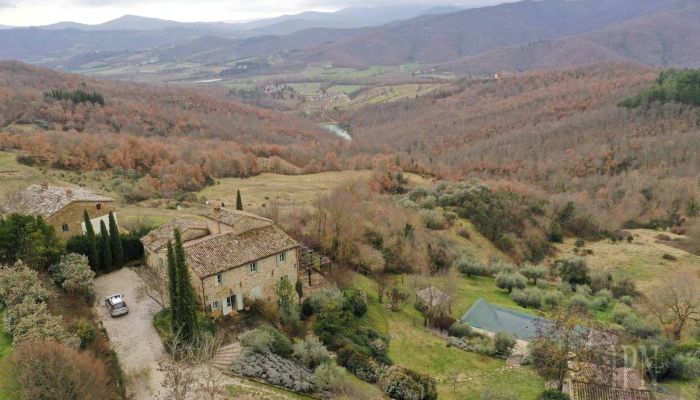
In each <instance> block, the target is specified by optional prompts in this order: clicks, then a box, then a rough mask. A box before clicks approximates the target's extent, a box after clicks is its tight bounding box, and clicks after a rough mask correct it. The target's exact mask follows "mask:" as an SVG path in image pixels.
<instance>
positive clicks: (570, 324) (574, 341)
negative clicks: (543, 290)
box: [530, 308, 615, 391]
mask: <svg viewBox="0 0 700 400" xmlns="http://www.w3.org/2000/svg"><path fill="white" fill-rule="evenodd" d="M591 323H592V322H591V321H588V320H586V319H585V318H584V316H583V315H582V314H581V313H578V312H572V311H570V310H568V309H563V308H562V309H558V310H555V311H554V312H552V313H551V314H550V315H548V316H547V319H541V320H538V321H537V322H536V324H537V336H536V337H535V339H534V340H533V341H532V342H531V343H530V353H531V356H532V364H533V366H534V367H535V369H536V370H537V372H538V373H539V374H540V375H541V376H542V377H543V378H545V379H550V380H553V381H555V382H556V383H557V389H559V390H560V391H561V390H562V388H563V386H564V379H565V378H566V376H567V374H568V373H570V372H572V373H576V372H579V371H581V370H582V368H584V367H586V366H588V365H591V364H594V365H595V370H596V371H597V373H596V375H597V376H596V378H597V380H596V381H597V382H600V378H609V379H612V375H613V372H612V369H613V368H614V366H615V357H614V356H611V355H610V354H611V353H610V349H609V348H608V347H607V344H602V343H601V344H598V343H593V342H591V341H589V333H590V331H589V329H587V328H586V327H585V326H587V325H590V324H591Z"/></svg>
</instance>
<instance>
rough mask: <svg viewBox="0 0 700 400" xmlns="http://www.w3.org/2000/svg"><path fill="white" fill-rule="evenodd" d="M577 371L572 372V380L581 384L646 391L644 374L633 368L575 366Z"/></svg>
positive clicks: (593, 365)
mask: <svg viewBox="0 0 700 400" xmlns="http://www.w3.org/2000/svg"><path fill="white" fill-rule="evenodd" d="M574 366H575V368H576V369H577V371H576V372H572V377H571V378H572V380H575V381H579V382H595V383H598V384H603V385H610V386H615V387H622V388H630V389H646V383H644V378H643V377H642V374H641V373H640V372H639V371H637V370H636V369H633V368H627V367H617V368H615V369H613V368H611V367H605V366H599V365H596V364H591V363H577V364H574Z"/></svg>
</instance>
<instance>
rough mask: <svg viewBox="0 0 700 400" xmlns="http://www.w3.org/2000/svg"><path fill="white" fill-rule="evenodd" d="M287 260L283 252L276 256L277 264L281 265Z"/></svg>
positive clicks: (285, 253)
mask: <svg viewBox="0 0 700 400" xmlns="http://www.w3.org/2000/svg"><path fill="white" fill-rule="evenodd" d="M286 259H287V252H286V251H283V252H281V253H279V254H278V255H277V263H278V264H279V263H283V262H284V261H285V260H286Z"/></svg>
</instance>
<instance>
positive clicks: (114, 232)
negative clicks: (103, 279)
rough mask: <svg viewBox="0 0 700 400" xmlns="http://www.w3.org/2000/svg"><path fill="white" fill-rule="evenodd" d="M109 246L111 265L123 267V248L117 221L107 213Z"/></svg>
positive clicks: (110, 213)
mask: <svg viewBox="0 0 700 400" xmlns="http://www.w3.org/2000/svg"><path fill="white" fill-rule="evenodd" d="M108 218H109V246H110V248H111V249H112V263H113V264H114V266H116V267H121V266H122V265H124V248H122V238H121V235H120V234H119V227H118V226H117V221H116V220H115V219H114V213H112V212H111V211H110V212H109V217H108Z"/></svg>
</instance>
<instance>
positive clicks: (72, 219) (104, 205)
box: [46, 201, 115, 240]
mask: <svg viewBox="0 0 700 400" xmlns="http://www.w3.org/2000/svg"><path fill="white" fill-rule="evenodd" d="M98 204H99V205H100V208H99V209H98V208H97V206H98ZM83 210H87V211H88V214H89V215H90V219H94V218H98V217H102V216H104V215H107V214H109V212H110V211H115V203H114V202H113V201H103V202H96V201H74V202H72V203H70V204H68V205H67V206H65V207H63V208H62V209H61V210H59V211H58V212H57V213H55V214H54V215H52V216H50V217H48V218H47V219H46V222H48V223H49V224H50V225H51V226H53V227H54V229H55V230H56V235H57V236H58V237H60V238H61V239H63V240H68V239H70V238H72V237H73V236H79V235H82V234H83ZM64 224H65V225H67V227H68V230H67V231H64V230H63V225H64ZM107 228H108V229H109V226H107ZM95 233H97V234H99V230H96V231H95Z"/></svg>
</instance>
